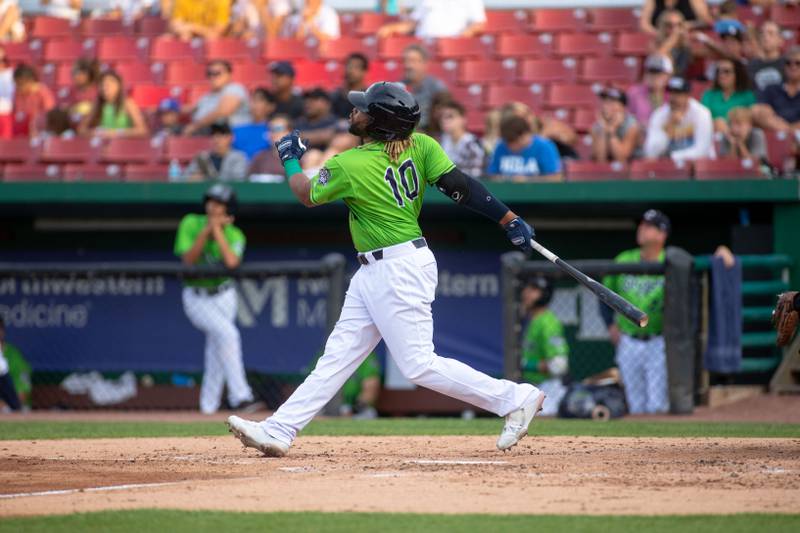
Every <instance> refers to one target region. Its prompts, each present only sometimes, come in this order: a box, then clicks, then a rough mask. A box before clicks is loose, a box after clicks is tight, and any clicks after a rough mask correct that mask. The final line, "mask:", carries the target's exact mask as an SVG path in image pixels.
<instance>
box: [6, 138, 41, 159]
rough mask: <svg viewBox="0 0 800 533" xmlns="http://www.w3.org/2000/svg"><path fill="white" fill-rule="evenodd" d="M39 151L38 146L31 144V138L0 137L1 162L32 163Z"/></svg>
mask: <svg viewBox="0 0 800 533" xmlns="http://www.w3.org/2000/svg"><path fill="white" fill-rule="evenodd" d="M38 152H39V150H38V149H37V148H34V147H33V146H31V141H30V139H27V138H25V139H23V138H21V137H16V138H14V139H0V164H2V163H31V162H33V161H35V160H36V159H37V158H38Z"/></svg>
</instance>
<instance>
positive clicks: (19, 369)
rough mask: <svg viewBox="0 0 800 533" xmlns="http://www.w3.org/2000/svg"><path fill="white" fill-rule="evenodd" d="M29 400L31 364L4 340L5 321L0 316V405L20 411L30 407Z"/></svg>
mask: <svg viewBox="0 0 800 533" xmlns="http://www.w3.org/2000/svg"><path fill="white" fill-rule="evenodd" d="M30 401H31V365H30V364H29V363H28V362H27V361H26V360H25V358H24V357H23V356H22V352H20V351H19V349H18V348H17V347H16V346H14V345H13V344H11V343H10V342H7V341H6V323H5V321H4V320H3V317H2V316H0V406H2V407H3V409H2V410H5V409H10V410H11V411H20V410H23V409H27V408H28V407H30Z"/></svg>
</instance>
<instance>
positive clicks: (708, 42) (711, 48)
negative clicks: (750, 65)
mask: <svg viewBox="0 0 800 533" xmlns="http://www.w3.org/2000/svg"><path fill="white" fill-rule="evenodd" d="M717 30H718V31H719V32H720V33H719V37H720V42H719V43H717V42H716V41H714V40H713V39H710V38H709V37H708V36H707V35H706V34H704V33H699V32H698V33H695V34H694V37H695V39H696V40H697V41H699V42H700V43H702V44H703V46H704V48H705V50H706V56H707V57H711V58H714V59H729V60H731V61H736V62H737V63H741V64H742V65H745V66H746V65H747V62H748V59H747V56H746V55H745V47H744V39H745V35H746V30H745V27H744V25H742V23H741V22H739V21H738V20H734V21H730V22H729V23H728V24H724V25H721V26H719V27H718V28H717ZM716 66H717V65H716V63H711V64H710V65H708V67H707V68H706V73H705V76H706V79H709V80H713V79H714V78H715V77H716V72H715V69H716ZM748 83H749V82H748Z"/></svg>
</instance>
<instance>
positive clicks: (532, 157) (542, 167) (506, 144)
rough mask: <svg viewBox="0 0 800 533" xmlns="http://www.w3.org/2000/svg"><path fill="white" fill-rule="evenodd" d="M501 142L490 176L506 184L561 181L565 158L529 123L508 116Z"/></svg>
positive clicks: (495, 151)
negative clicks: (562, 159)
mask: <svg viewBox="0 0 800 533" xmlns="http://www.w3.org/2000/svg"><path fill="white" fill-rule="evenodd" d="M500 137H501V141H500V142H499V143H498V145H497V148H495V150H494V154H492V160H491V162H490V163H489V170H488V173H489V175H490V176H491V178H492V179H495V180H503V181H518V182H524V181H559V180H561V178H562V174H561V159H560V158H559V156H558V149H557V148H556V145H555V144H554V143H553V141H550V140H549V139H545V138H544V137H540V136H538V135H535V134H534V131H533V130H532V128H531V124H530V122H529V121H527V120H525V119H524V118H523V117H520V116H508V117H505V118H503V119H502V121H501V123H500Z"/></svg>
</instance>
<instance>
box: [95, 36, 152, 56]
mask: <svg viewBox="0 0 800 533" xmlns="http://www.w3.org/2000/svg"><path fill="white" fill-rule="evenodd" d="M149 46H150V42H149V41H148V40H147V39H145V38H143V37H128V36H126V35H118V36H113V37H103V38H101V39H100V41H99V43H98V45H97V59H99V60H100V61H107V62H114V61H134V60H135V61H141V60H142V59H144V58H146V57H147V54H148V48H149Z"/></svg>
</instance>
